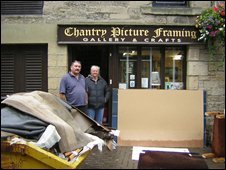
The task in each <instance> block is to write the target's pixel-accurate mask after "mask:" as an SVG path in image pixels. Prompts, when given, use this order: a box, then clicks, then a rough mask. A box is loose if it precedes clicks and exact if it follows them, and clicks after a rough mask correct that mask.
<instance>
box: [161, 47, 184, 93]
mask: <svg viewBox="0 0 226 170" xmlns="http://www.w3.org/2000/svg"><path fill="white" fill-rule="evenodd" d="M183 59H184V52H183V51H182V50H181V48H176V47H167V48H166V49H165V75H164V78H165V89H178V90H179V89H183V86H184V82H183V71H184V68H183Z"/></svg>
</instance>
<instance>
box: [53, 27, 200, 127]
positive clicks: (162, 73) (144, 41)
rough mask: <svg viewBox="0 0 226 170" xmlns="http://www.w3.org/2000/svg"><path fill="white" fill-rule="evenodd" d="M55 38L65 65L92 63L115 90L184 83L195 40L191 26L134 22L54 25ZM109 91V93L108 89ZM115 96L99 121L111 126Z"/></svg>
mask: <svg viewBox="0 0 226 170" xmlns="http://www.w3.org/2000/svg"><path fill="white" fill-rule="evenodd" d="M57 34H58V35H57V43H58V45H59V46H61V45H67V48H68V66H69V65H70V63H71V62H72V61H73V60H80V61H81V62H82V71H81V73H82V74H83V75H84V76H88V74H89V72H90V67H91V65H98V66H100V68H101V75H102V77H103V78H104V79H105V80H106V81H107V82H108V84H109V86H110V87H111V89H113V90H112V92H113V93H114V92H115V91H117V89H143V90H150V89H165V90H168V89H176V90H182V89H184V90H185V89H186V69H187V68H186V54H187V46H189V45H191V44H193V45H194V44H200V43H198V41H197V37H198V36H199V35H198V34H199V33H198V31H197V30H196V28H195V27H189V26H145V25H143V26H137V25H130V26H128V25H126V26H123V25H58V31H57ZM112 95H114V94H112ZM114 103H115V102H114V101H109V103H108V104H107V105H106V108H105V110H106V111H105V118H104V121H105V122H104V123H105V124H106V125H109V126H113V127H115V128H116V123H115V121H113V119H114V118H113V117H114V116H113V115H114V110H115V108H114Z"/></svg>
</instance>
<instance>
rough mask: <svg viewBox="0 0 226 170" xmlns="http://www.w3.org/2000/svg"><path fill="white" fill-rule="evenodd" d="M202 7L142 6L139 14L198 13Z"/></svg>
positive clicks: (192, 14) (194, 14)
mask: <svg viewBox="0 0 226 170" xmlns="http://www.w3.org/2000/svg"><path fill="white" fill-rule="evenodd" d="M202 10H203V8H186V7H183V8H182V7H174V8H172V7H170V8H169V7H150V6H142V7H141V14H145V15H186V16H188V15H190V16H196V15H200V14H201V12H202Z"/></svg>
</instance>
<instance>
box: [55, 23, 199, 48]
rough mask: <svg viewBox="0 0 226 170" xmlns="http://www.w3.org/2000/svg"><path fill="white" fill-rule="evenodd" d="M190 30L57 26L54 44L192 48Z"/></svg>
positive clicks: (194, 37)
mask: <svg viewBox="0 0 226 170" xmlns="http://www.w3.org/2000/svg"><path fill="white" fill-rule="evenodd" d="M198 37H199V31H198V30H197V29H196V28H195V27H192V26H134V25H130V26H122V25H120V26H119V25H117V26H116V25H110V26H109V25H107V26H103V25H98V26H97V25H58V30H57V42H58V44H99V43H103V44H194V43H199V42H198V40H197V39H198Z"/></svg>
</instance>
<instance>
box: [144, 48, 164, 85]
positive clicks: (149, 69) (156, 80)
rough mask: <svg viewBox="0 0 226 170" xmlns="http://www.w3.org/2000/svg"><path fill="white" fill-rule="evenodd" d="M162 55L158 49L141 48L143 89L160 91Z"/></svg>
mask: <svg viewBox="0 0 226 170" xmlns="http://www.w3.org/2000/svg"><path fill="white" fill-rule="evenodd" d="M160 61H161V53H160V50H159V48H158V47H142V48H141V88H157V89H160V85H161V81H160V75H161V74H160V72H161V69H160V68H161V67H160Z"/></svg>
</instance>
